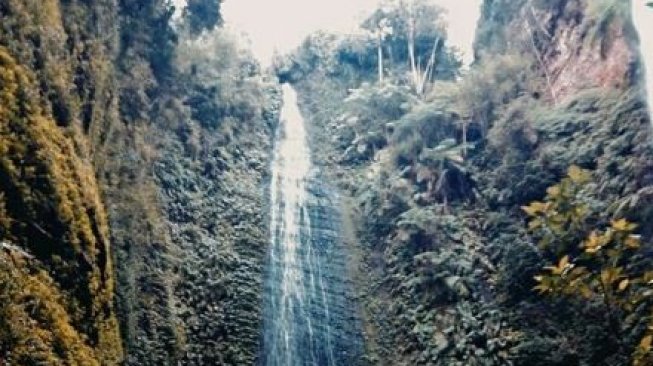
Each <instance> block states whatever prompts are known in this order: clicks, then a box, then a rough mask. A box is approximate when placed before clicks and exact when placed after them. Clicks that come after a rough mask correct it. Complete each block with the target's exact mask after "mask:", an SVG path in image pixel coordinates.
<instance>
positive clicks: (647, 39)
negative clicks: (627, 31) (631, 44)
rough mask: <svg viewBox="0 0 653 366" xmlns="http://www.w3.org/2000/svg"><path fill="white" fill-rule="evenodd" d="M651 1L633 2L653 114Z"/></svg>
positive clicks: (650, 107)
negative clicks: (647, 4)
mask: <svg viewBox="0 0 653 366" xmlns="http://www.w3.org/2000/svg"><path fill="white" fill-rule="evenodd" d="M649 1H650V0H633V19H634V20H635V25H636V26H637V30H638V31H639V39H640V44H641V53H642V57H643V59H644V64H645V65H646V79H647V81H646V84H647V86H648V105H649V110H650V111H651V112H653V9H652V8H649V7H647V6H646V3H647V2H649ZM652 115H653V114H652Z"/></svg>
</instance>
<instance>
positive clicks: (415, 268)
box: [282, 0, 653, 365]
mask: <svg viewBox="0 0 653 366" xmlns="http://www.w3.org/2000/svg"><path fill="white" fill-rule="evenodd" d="M482 14H483V15H482V18H481V20H480V22H479V25H478V33H477V40H476V47H475V48H476V53H477V58H478V61H477V63H476V64H475V65H474V66H473V67H472V69H471V70H470V71H469V73H467V74H466V75H464V76H463V78H462V79H461V80H460V81H458V82H456V83H450V82H442V81H439V82H436V83H434V84H433V87H432V90H431V92H430V93H428V94H427V95H426V96H425V97H424V98H421V100H419V101H417V102H416V101H414V99H412V98H413V97H414V96H413V95H410V94H409V89H410V88H408V87H406V85H405V83H404V81H403V80H402V79H401V78H398V79H396V80H389V81H386V83H385V85H375V84H373V83H374V80H372V79H369V80H360V79H357V78H354V77H350V76H351V75H364V72H368V73H369V68H368V69H365V70H363V71H364V72H360V73H359V72H358V71H357V68H358V67H363V66H360V65H354V64H348V63H346V62H342V63H341V64H340V66H339V67H335V68H334V66H333V60H334V59H336V60H337V59H338V57H342V55H343V54H347V52H350V51H349V49H348V48H346V46H342V45H343V44H344V43H340V44H338V43H335V45H334V46H333V47H332V48H334V49H336V51H335V52H333V54H334V56H327V60H326V61H325V62H324V63H323V64H319V65H318V66H316V67H313V68H312V69H307V70H308V71H304V73H302V74H301V75H300V74H298V75H296V76H294V79H295V80H296V86H297V89H298V90H299V92H300V97H301V98H300V99H302V101H303V102H302V103H303V109H304V112H305V114H306V116H307V119H308V122H309V123H310V124H311V125H312V131H313V132H312V133H313V140H314V143H315V145H316V146H317V148H318V149H319V151H320V153H318V154H317V155H319V156H321V157H322V158H321V159H320V162H321V163H322V164H324V165H326V166H327V167H329V169H330V171H331V172H332V174H333V176H334V177H335V178H336V179H337V181H338V182H339V183H340V187H341V188H342V190H343V192H344V193H346V194H349V195H350V196H351V199H352V200H353V201H352V204H351V205H350V206H351V207H350V208H349V209H350V210H351V216H352V222H353V225H354V226H355V227H356V228H357V229H356V231H357V236H358V237H357V238H356V239H352V240H351V245H352V250H353V251H354V252H355V253H358V255H359V257H360V258H362V263H361V264H360V265H358V268H355V269H354V270H353V274H354V275H355V278H356V280H357V283H358V286H359V290H360V296H361V299H363V302H364V304H365V306H364V307H363V309H362V312H363V318H364V319H366V324H367V326H366V343H367V346H368V356H369V357H370V359H371V360H372V362H373V363H376V364H384V365H416V364H418V365H505V364H508V363H510V364H515V365H590V364H591V365H627V364H629V363H630V362H631V361H630V358H631V354H632V352H633V351H634V349H635V348H636V346H637V344H639V339H640V338H641V336H642V329H643V328H644V325H643V321H644V320H642V319H644V318H641V317H640V318H636V317H634V316H633V317H630V318H629V320H628V321H625V322H624V323H623V324H621V325H620V326H618V327H612V326H610V325H609V324H608V323H609V322H608V321H607V320H606V319H607V318H608V317H610V316H611V315H610V314H606V310H605V308H604V307H602V305H601V304H600V302H593V301H588V302H583V301H573V300H569V299H552V298H547V297H544V296H538V294H537V293H536V292H533V291H532V288H533V287H534V286H535V285H536V284H537V283H536V282H535V280H534V279H533V277H534V276H536V275H538V274H539V273H541V272H542V268H543V267H544V266H546V265H547V264H546V263H547V261H549V260H550V259H549V258H548V257H547V253H546V251H543V250H541V249H540V248H538V247H537V245H536V243H535V241H536V238H534V237H533V236H532V235H531V234H530V233H529V231H528V228H527V226H526V223H525V222H526V215H525V213H524V212H523V211H522V210H521V208H520V207H521V206H524V205H528V204H529V203H530V202H532V201H534V200H542V199H544V197H545V196H546V195H547V188H548V187H550V186H552V185H553V184H555V183H557V182H559V181H560V179H562V178H563V177H564V176H565V174H566V171H567V169H568V168H569V167H570V166H572V165H578V166H581V167H583V168H586V169H589V170H590V171H591V172H592V174H591V176H592V183H591V184H590V185H589V186H588V187H587V188H586V192H585V193H586V194H587V195H588V197H589V198H588V199H589V202H591V204H590V206H591V211H592V215H593V216H592V217H593V218H594V219H595V220H596V223H605V222H608V223H609V222H610V220H611V219H614V218H618V217H627V218H628V219H629V220H632V221H634V222H639V223H642V224H643V223H647V222H650V220H651V210H650V208H649V206H650V202H651V195H650V192H651V187H652V185H653V180H652V178H653V176H652V175H651V167H653V152H652V151H651V145H650V138H651V131H650V125H649V120H648V117H647V112H646V108H645V106H644V103H643V100H644V98H643V96H642V95H641V94H640V92H639V90H640V88H639V87H638V86H637V85H636V83H637V81H636V80H635V76H636V75H637V74H638V72H639V71H638V68H639V60H638V59H637V55H638V52H637V48H636V43H635V42H633V40H634V39H636V38H635V37H633V34H632V25H631V21H630V18H629V17H630V15H629V14H630V11H629V9H628V2H621V1H616V2H615V1H601V2H585V1H577V0H560V1H526V0H523V1H500V0H494V1H492V0H488V1H485V2H484V4H483V9H482ZM361 52H362V51H361ZM305 53H306V51H305V50H302V49H300V50H299V51H297V54H295V55H293V56H291V59H294V60H296V61H295V64H296V65H301V62H303V61H302V60H304V59H305V58H306V56H305V55H304V54H305ZM359 56H360V59H365V58H366V57H368V58H369V57H372V59H373V57H374V55H372V54H369V53H368V54H361V55H359ZM282 74H283V75H286V74H284V73H282ZM366 82H367V83H366ZM402 83H404V84H402ZM398 96H399V97H398ZM354 101H355V103H354ZM377 132H378V133H377ZM639 232H640V233H641V234H642V238H643V242H645V243H646V242H649V241H650V239H651V234H652V233H651V230H650V229H649V228H648V227H646V225H644V224H643V225H642V226H640V229H639ZM642 265H646V266H650V261H647V260H645V259H644V260H643V263H642ZM634 319H639V320H634ZM616 328H618V331H615V329H616Z"/></svg>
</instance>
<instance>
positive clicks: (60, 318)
mask: <svg viewBox="0 0 653 366" xmlns="http://www.w3.org/2000/svg"><path fill="white" fill-rule="evenodd" d="M114 10H115V9H114V8H112V6H110V4H107V5H102V4H98V5H95V6H88V5H85V4H78V3H75V2H72V3H66V4H60V3H59V2H57V1H44V2H43V1H3V2H2V3H1V4H0V17H1V18H2V20H3V21H2V28H1V30H0V88H1V89H2V90H1V95H2V97H1V99H2V103H1V104H2V107H0V151H1V155H2V163H1V165H0V191H1V192H2V193H1V197H2V199H1V202H0V205H1V206H2V210H1V212H2V218H1V219H0V221H2V228H1V229H0V236H1V240H2V241H3V243H4V244H3V253H2V256H3V258H2V263H3V264H2V276H3V280H2V301H1V304H2V306H1V307H0V309H1V311H2V313H3V314H2V317H0V318H1V319H2V329H3V331H2V334H1V335H0V338H1V339H2V341H1V342H0V344H2V346H0V347H2V350H1V352H2V354H3V356H2V357H3V358H6V360H7V362H9V363H10V364H25V365H27V364H62V365H63V364H80V365H92V364H101V363H102V364H116V363H118V362H119V361H120V360H121V359H122V357H123V352H122V343H121V340H120V335H119V332H118V321H117V318H116V313H115V308H114V287H115V283H114V281H115V277H114V267H113V263H112V257H111V255H112V254H111V248H110V242H109V226H108V221H107V215H106V212H105V207H104V204H103V201H102V194H101V191H100V188H99V184H98V183H97V180H96V178H95V170H94V167H93V164H92V161H93V151H92V146H93V145H94V143H96V142H97V140H96V137H94V132H95V129H96V128H97V127H96V126H101V125H103V120H104V119H105V118H106V114H105V113H106V112H105V110H104V108H103V105H104V104H107V103H109V104H110V96H109V95H108V94H109V91H108V89H107V88H108V86H109V85H108V82H107V80H108V78H109V77H110V72H111V70H110V66H108V65H109V63H110V61H111V59H110V55H111V36H112V34H111V33H110V32H109V33H103V34H102V35H100V34H99V33H98V31H99V29H100V28H101V27H102V26H103V25H104V26H107V27H109V29H111V28H110V27H111V25H110V23H109V22H110V19H107V18H106V16H103V17H99V18H98V19H97V22H96V23H95V24H92V23H91V22H89V23H87V24H84V23H83V22H81V23H79V22H77V21H73V19H72V17H73V15H75V16H76V17H79V19H87V18H90V17H92V16H93V15H96V16H99V14H111V13H112V12H113V11H114ZM107 37H108V38H107ZM73 40H79V42H70V43H68V42H69V41H73ZM91 125H92V126H93V129H92V128H91Z"/></svg>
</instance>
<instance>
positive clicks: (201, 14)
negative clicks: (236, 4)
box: [184, 0, 222, 34]
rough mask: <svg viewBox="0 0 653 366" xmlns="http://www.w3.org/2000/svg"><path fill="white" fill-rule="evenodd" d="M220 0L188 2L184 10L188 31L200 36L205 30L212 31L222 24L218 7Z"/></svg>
mask: <svg viewBox="0 0 653 366" xmlns="http://www.w3.org/2000/svg"><path fill="white" fill-rule="evenodd" d="M221 4H222V0H188V4H187V5H186V8H185V9H184V17H185V18H186V20H187V22H188V25H189V27H190V31H191V33H193V34H200V33H202V32H203V31H205V30H208V31H212V30H213V29H215V27H216V26H219V25H221V24H222V15H221V14H220V5H221Z"/></svg>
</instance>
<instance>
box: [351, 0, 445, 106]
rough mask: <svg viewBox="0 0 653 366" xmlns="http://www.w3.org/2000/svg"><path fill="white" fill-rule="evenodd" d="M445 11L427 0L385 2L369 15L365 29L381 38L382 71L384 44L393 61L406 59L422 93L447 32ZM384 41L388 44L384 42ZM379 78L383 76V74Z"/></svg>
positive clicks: (417, 88)
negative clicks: (443, 23) (442, 19)
mask: <svg viewBox="0 0 653 366" xmlns="http://www.w3.org/2000/svg"><path fill="white" fill-rule="evenodd" d="M442 13H443V10H442V9H441V8H440V7H437V6H435V5H433V4H431V3H430V2H429V1H427V0H408V2H405V1H404V0H399V1H396V0H393V1H388V2H386V3H385V4H384V5H383V6H382V7H381V8H379V9H377V11H375V12H374V13H373V14H372V15H371V16H370V17H369V18H367V19H366V20H365V21H364V22H363V24H362V28H363V29H366V30H368V31H369V32H370V33H371V34H373V35H374V36H375V37H376V39H377V41H378V55H379V56H378V57H379V71H381V67H382V65H383V62H382V58H383V48H384V47H383V46H385V49H386V53H387V55H388V58H389V59H390V61H391V62H396V63H401V62H407V63H408V67H409V75H410V80H411V84H412V86H413V89H414V91H415V92H416V93H417V94H418V95H423V94H424V92H425V89H426V85H427V82H429V81H432V79H433V77H434V75H435V69H436V67H437V61H438V59H439V58H438V56H439V55H440V53H441V52H442V50H443V48H444V41H445V39H446V34H445V31H444V27H443V26H442V24H441V21H440V20H441V18H442V17H441V15H442ZM384 42H385V44H384ZM379 79H380V80H382V75H381V74H380V78H379Z"/></svg>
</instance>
